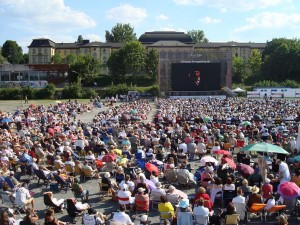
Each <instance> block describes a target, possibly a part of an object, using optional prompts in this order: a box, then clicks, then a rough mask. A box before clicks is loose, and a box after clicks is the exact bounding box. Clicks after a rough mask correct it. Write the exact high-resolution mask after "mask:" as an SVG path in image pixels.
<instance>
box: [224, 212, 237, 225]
mask: <svg viewBox="0 0 300 225" xmlns="http://www.w3.org/2000/svg"><path fill="white" fill-rule="evenodd" d="M239 220H240V217H239V214H232V215H227V216H225V225H238V224H239Z"/></svg>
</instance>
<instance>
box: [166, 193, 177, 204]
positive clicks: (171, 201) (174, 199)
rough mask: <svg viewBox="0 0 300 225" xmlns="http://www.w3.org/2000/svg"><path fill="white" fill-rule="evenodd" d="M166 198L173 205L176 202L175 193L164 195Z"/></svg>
mask: <svg viewBox="0 0 300 225" xmlns="http://www.w3.org/2000/svg"><path fill="white" fill-rule="evenodd" d="M166 197H167V200H168V201H169V202H170V203H171V204H172V205H173V206H174V205H177V204H178V196H177V195H170V194H167V195H166Z"/></svg>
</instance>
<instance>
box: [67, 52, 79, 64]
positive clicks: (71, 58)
mask: <svg viewBox="0 0 300 225" xmlns="http://www.w3.org/2000/svg"><path fill="white" fill-rule="evenodd" d="M65 62H66V63H67V64H70V65H73V64H75V63H76V62H77V55H76V54H75V53H70V54H68V55H67V56H66V58H65Z"/></svg>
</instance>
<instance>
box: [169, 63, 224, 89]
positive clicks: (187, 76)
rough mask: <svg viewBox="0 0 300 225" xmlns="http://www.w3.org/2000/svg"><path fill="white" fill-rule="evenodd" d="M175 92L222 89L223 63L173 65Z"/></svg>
mask: <svg viewBox="0 0 300 225" xmlns="http://www.w3.org/2000/svg"><path fill="white" fill-rule="evenodd" d="M171 67H172V69H171V74H172V75H171V79H172V90H173V91H215V90H220V89H221V63H172V65H171Z"/></svg>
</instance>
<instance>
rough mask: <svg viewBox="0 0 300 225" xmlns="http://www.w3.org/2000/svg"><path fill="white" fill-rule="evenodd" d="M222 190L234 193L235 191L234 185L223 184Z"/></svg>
mask: <svg viewBox="0 0 300 225" xmlns="http://www.w3.org/2000/svg"><path fill="white" fill-rule="evenodd" d="M224 190H226V191H234V190H235V185H234V184H229V185H228V184H225V185H224Z"/></svg>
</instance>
